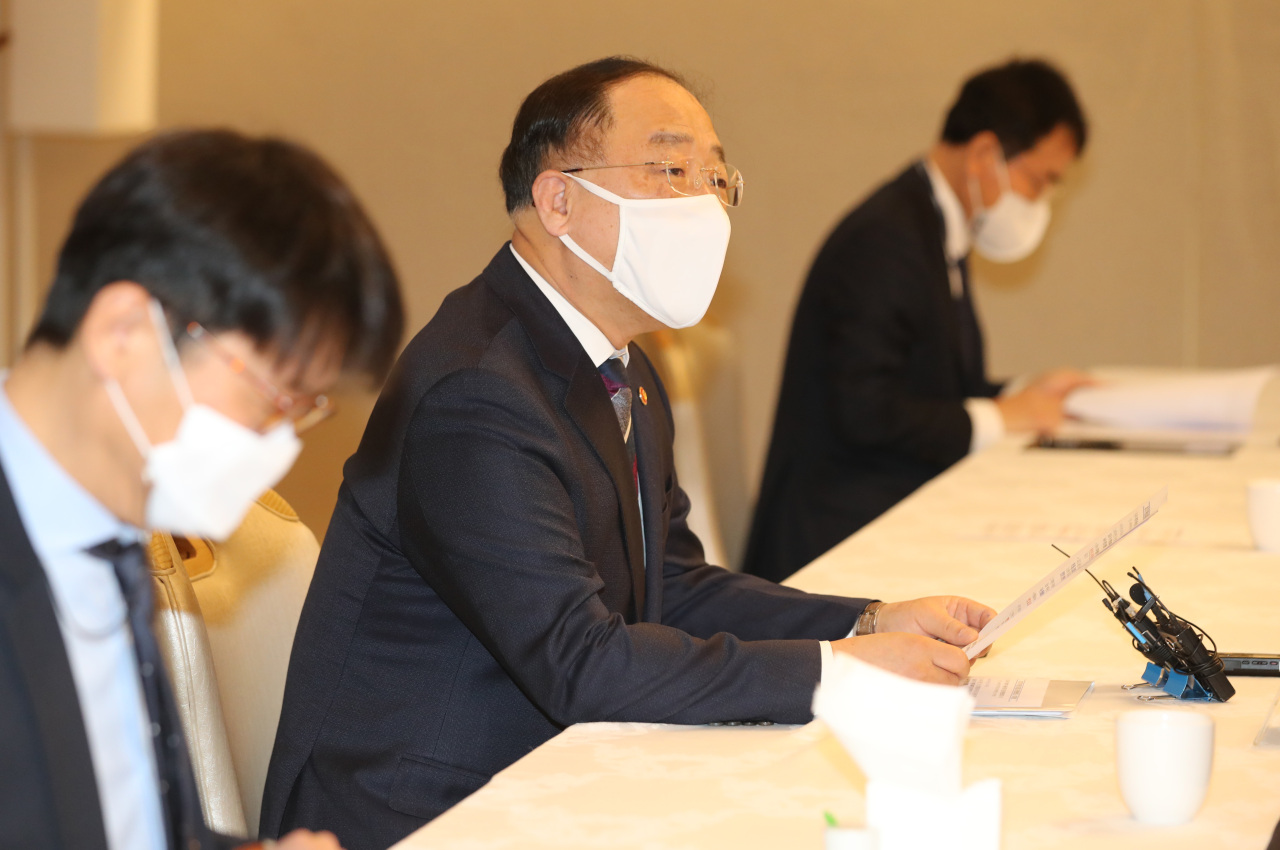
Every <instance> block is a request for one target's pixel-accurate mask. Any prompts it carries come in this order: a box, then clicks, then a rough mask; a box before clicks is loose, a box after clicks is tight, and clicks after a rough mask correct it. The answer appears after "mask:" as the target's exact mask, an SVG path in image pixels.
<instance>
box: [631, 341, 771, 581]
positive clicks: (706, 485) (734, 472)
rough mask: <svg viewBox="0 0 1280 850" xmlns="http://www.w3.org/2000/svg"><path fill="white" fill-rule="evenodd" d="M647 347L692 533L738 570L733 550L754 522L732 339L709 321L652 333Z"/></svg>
mask: <svg viewBox="0 0 1280 850" xmlns="http://www.w3.org/2000/svg"><path fill="white" fill-rule="evenodd" d="M640 344H641V346H642V347H643V348H644V350H645V351H646V352H647V353H648V354H649V355H650V356H651V357H652V358H653V360H654V363H655V365H656V366H657V367H658V372H659V374H660V375H661V376H662V382H663V384H664V385H665V386H666V388H667V395H668V397H669V398H670V400H671V417H672V419H673V420H674V421H675V428H676V438H675V448H674V451H675V461H676V469H677V470H678V472H679V474H680V486H681V487H683V488H684V490H685V492H686V493H688V494H689V500H690V502H691V507H690V509H689V527H690V528H691V529H693V531H694V533H695V534H697V535H698V538H699V539H700V540H701V541H702V546H703V549H704V550H705V551H706V555H707V561H708V562H709V563H712V564H716V565H718V566H724V567H729V568H730V569H736V568H737V567H738V565H739V562H740V559H741V552H740V551H738V550H739V549H740V548H741V547H740V546H735V545H733V544H735V543H737V541H738V539H739V537H741V538H743V539H745V524H746V522H747V521H748V517H747V516H746V512H747V505H746V497H745V493H746V484H745V480H744V476H743V472H742V453H741V430H742V423H741V415H740V412H739V411H740V404H739V403H738V394H737V387H736V382H735V378H736V374H737V373H736V371H735V370H734V369H733V362H732V358H733V342H732V338H731V336H730V334H729V331H728V330H727V329H725V328H723V327H719V326H717V325H715V324H714V323H712V322H710V321H703V322H701V323H699V324H697V325H695V326H694V327H691V328H686V329H684V330H681V331H672V330H660V331H655V332H653V333H650V334H646V335H645V336H644V337H643V338H642V339H641V340H640ZM726 544H728V545H726Z"/></svg>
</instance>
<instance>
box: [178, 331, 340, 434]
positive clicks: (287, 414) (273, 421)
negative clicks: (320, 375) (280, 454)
mask: <svg viewBox="0 0 1280 850" xmlns="http://www.w3.org/2000/svg"><path fill="white" fill-rule="evenodd" d="M186 332H187V336H188V337H190V338H191V339H192V340H194V341H195V342H196V343H198V344H200V345H201V346H203V347H204V349H205V350H206V351H209V352H211V353H212V354H214V355H216V356H217V357H218V358H219V359H220V360H222V362H224V363H226V364H227V366H228V368H230V369H231V371H232V372H235V373H236V374H238V375H243V376H244V377H245V378H246V379H247V380H248V381H249V382H250V383H251V384H253V387H254V389H255V390H257V392H258V394H259V395H261V396H262V397H263V398H265V399H266V400H267V401H268V402H269V403H270V404H271V406H272V407H274V408H275V409H276V412H275V413H274V414H273V415H272V416H271V417H270V418H269V419H268V420H267V421H266V422H265V423H264V424H263V425H262V430H263V431H266V430H268V429H270V428H273V427H275V426H276V425H279V424H280V423H281V422H291V423H293V430H294V433H296V434H301V433H302V432H303V431H306V430H308V429H310V428H314V427H315V426H316V425H319V424H320V423H321V422H323V421H324V420H326V419H328V418H329V417H330V416H332V415H333V414H334V413H337V411H338V408H337V405H335V404H334V403H333V401H332V400H331V399H330V398H329V397H328V396H325V395H314V396H311V397H309V398H308V397H298V396H295V395H293V394H292V393H289V392H286V391H285V390H282V389H280V388H279V387H277V386H276V385H275V384H273V383H271V382H270V381H268V380H267V379H266V378H264V377H262V376H261V375H259V374H257V373H256V372H254V371H253V369H251V368H249V364H248V363H246V362H245V361H244V359H243V358H241V357H238V356H236V355H235V354H232V353H231V352H230V351H227V349H226V347H225V346H224V345H222V344H221V343H220V342H218V340H217V338H216V337H215V336H214V335H213V334H211V333H209V332H208V331H207V330H205V329H204V327H203V326H202V325H201V324H200V323H199V322H189V323H188V324H187V327H186Z"/></svg>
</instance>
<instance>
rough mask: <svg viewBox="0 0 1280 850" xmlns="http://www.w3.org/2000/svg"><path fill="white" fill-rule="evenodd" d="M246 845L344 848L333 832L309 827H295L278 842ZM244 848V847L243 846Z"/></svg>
mask: <svg viewBox="0 0 1280 850" xmlns="http://www.w3.org/2000/svg"><path fill="white" fill-rule="evenodd" d="M245 846H246V847H251V848H260V847H270V848H272V850H342V845H341V844H339V843H338V839H337V837H336V836H334V834H333V833H332V832H312V831H310V830H308V829H295V830H294V831H293V832H291V833H289V834H288V835H286V836H285V837H284V838H281V839H280V840H279V841H276V842H262V843H261V844H248V845H245ZM241 850H244V848H241Z"/></svg>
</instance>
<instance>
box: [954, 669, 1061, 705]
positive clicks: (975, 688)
mask: <svg viewBox="0 0 1280 850" xmlns="http://www.w3.org/2000/svg"><path fill="white" fill-rule="evenodd" d="M961 684H963V685H964V686H965V687H967V688H968V689H969V696H971V697H973V708H974V710H975V711H977V710H980V709H984V708H1039V707H1040V706H1041V705H1043V704H1044V694H1045V691H1047V690H1049V680H1048V679H1002V678H999V677H991V676H979V677H976V678H970V679H965V680H964V682H962V683H961Z"/></svg>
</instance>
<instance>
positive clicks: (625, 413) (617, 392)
mask: <svg viewBox="0 0 1280 850" xmlns="http://www.w3.org/2000/svg"><path fill="white" fill-rule="evenodd" d="M600 379H601V380H602V381H604V387H605V389H606V390H608V391H609V400H610V401H611V402H613V413H614V415H615V416H616V417H618V428H619V429H621V431H622V441H623V442H624V443H626V444H627V457H629V458H630V459H631V475H632V476H633V477H634V478H635V480H636V486H637V487H638V486H639V483H640V481H639V470H638V469H637V468H636V438H635V434H634V433H633V429H632V427H631V398H632V395H631V382H630V381H628V380H627V367H626V366H624V365H623V364H622V358H621V357H610V358H609V359H608V360H606V361H604V363H601V364H600Z"/></svg>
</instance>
